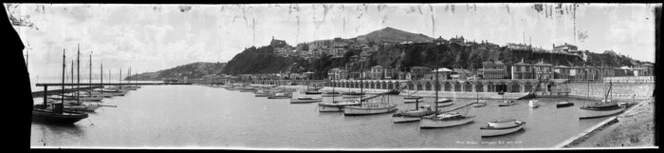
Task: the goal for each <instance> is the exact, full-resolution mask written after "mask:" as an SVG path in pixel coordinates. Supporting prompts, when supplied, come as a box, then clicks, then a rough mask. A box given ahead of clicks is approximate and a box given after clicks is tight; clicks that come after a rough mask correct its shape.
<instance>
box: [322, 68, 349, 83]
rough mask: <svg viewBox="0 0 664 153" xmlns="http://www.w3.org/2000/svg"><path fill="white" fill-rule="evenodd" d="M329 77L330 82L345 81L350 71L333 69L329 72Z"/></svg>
mask: <svg viewBox="0 0 664 153" xmlns="http://www.w3.org/2000/svg"><path fill="white" fill-rule="evenodd" d="M327 76H328V79H330V80H345V79H348V70H344V69H340V68H333V69H331V70H330V71H328V72H327Z"/></svg>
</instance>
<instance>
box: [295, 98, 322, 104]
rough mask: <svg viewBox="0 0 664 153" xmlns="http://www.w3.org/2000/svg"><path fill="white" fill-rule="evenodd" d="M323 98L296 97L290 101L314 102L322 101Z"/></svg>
mask: <svg viewBox="0 0 664 153" xmlns="http://www.w3.org/2000/svg"><path fill="white" fill-rule="evenodd" d="M322 101H323V98H316V99H314V98H311V97H298V98H296V99H291V100H290V103H291V104H299V103H315V102H322Z"/></svg>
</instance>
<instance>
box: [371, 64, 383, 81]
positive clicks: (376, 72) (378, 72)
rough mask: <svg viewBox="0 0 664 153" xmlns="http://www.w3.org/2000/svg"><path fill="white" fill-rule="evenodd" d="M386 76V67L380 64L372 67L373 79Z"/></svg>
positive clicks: (380, 78)
mask: <svg viewBox="0 0 664 153" xmlns="http://www.w3.org/2000/svg"><path fill="white" fill-rule="evenodd" d="M383 76H384V69H383V67H382V66H380V65H376V66H373V67H371V79H373V80H382V79H383Z"/></svg>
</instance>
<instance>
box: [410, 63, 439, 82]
mask: <svg viewBox="0 0 664 153" xmlns="http://www.w3.org/2000/svg"><path fill="white" fill-rule="evenodd" d="M432 70H433V69H431V68H428V67H423V66H413V67H412V68H410V80H421V79H423V78H424V76H425V75H427V74H430V73H431V71H432Z"/></svg>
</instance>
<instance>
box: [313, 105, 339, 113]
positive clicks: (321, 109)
mask: <svg viewBox="0 0 664 153" xmlns="http://www.w3.org/2000/svg"><path fill="white" fill-rule="evenodd" d="M318 111H319V112H343V111H344V106H321V105H318Z"/></svg>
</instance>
